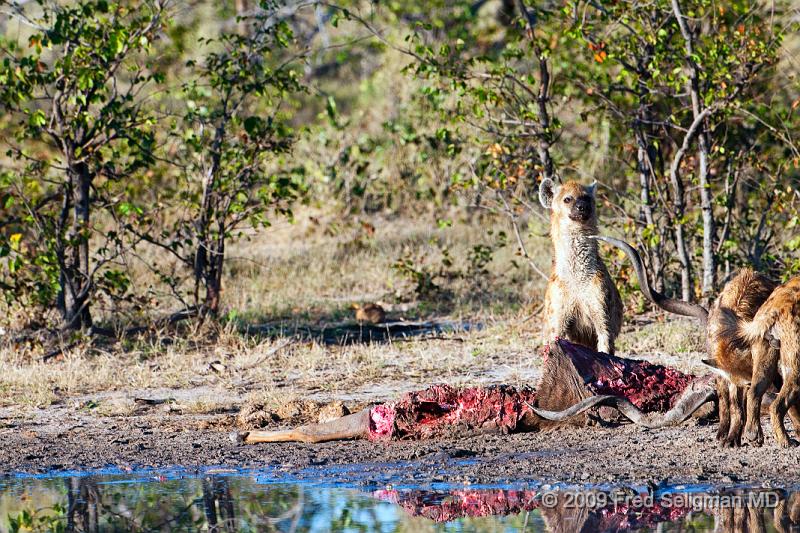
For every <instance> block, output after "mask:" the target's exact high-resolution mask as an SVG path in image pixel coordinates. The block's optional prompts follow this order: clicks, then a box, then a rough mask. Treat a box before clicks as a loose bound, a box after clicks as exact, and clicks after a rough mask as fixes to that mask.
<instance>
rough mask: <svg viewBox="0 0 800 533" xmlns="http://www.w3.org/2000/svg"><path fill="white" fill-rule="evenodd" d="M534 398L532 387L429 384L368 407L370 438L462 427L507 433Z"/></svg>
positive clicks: (421, 435)
mask: <svg viewBox="0 0 800 533" xmlns="http://www.w3.org/2000/svg"><path fill="white" fill-rule="evenodd" d="M535 401H536V393H535V392H534V391H533V390H532V389H528V388H525V389H519V390H518V389H515V388H514V387H509V386H505V385H497V386H490V387H469V388H465V389H457V388H454V387H451V386H449V385H432V386H430V387H428V388H427V389H424V390H421V391H413V392H408V393H406V394H404V395H403V396H402V397H401V398H400V400H398V401H396V402H391V403H385V404H381V405H377V406H375V407H373V408H372V409H371V410H370V431H369V438H370V440H388V439H425V438H431V437H435V436H439V435H445V434H447V433H450V432H452V431H453V430H454V429H455V428H457V427H463V428H466V429H481V428H487V427H491V428H498V429H499V430H500V431H504V432H510V431H514V430H515V429H516V428H517V424H518V423H519V421H520V419H521V418H522V417H523V416H524V415H525V414H526V413H528V412H530V406H531V405H533V403H534V402H535Z"/></svg>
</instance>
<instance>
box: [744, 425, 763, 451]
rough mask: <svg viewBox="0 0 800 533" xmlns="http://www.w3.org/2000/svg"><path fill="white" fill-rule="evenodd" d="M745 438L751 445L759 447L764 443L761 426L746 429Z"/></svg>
mask: <svg viewBox="0 0 800 533" xmlns="http://www.w3.org/2000/svg"><path fill="white" fill-rule="evenodd" d="M745 438H746V439H747V442H749V443H750V444H752V445H753V446H757V447H761V446H763V445H764V432H763V431H762V430H761V428H758V429H748V430H747V431H746V432H745Z"/></svg>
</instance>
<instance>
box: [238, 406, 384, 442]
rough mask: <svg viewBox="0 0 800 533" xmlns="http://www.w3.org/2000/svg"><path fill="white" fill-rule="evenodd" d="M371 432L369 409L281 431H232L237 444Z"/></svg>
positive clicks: (326, 438) (323, 438)
mask: <svg viewBox="0 0 800 533" xmlns="http://www.w3.org/2000/svg"><path fill="white" fill-rule="evenodd" d="M368 433H369V409H364V410H362V411H359V412H358V413H355V414H352V415H347V416H343V417H341V418H337V419H336V420H331V421H330V422H324V423H322V424H308V425H307V426H300V427H298V428H295V429H284V430H280V431H244V432H241V433H237V432H234V433H231V434H230V438H231V441H233V442H234V443H237V444H254V443H257V442H308V443H314V442H327V441H331V440H346V439H360V438H363V437H366V436H367V434H368Z"/></svg>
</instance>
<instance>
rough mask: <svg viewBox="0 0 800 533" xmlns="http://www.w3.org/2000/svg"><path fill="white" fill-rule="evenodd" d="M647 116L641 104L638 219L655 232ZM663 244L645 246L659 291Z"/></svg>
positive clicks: (652, 172)
mask: <svg viewBox="0 0 800 533" xmlns="http://www.w3.org/2000/svg"><path fill="white" fill-rule="evenodd" d="M648 118H649V117H648V115H647V111H646V110H645V109H644V106H641V107H640V109H639V117H638V120H637V122H636V126H635V132H636V142H637V144H638V151H637V167H638V172H639V186H640V187H641V190H640V196H639V197H640V199H641V206H640V219H641V220H642V221H643V222H644V224H645V225H646V226H647V227H649V228H650V229H651V231H653V232H656V231H658V227H657V226H656V220H655V217H654V215H653V199H652V197H651V191H650V180H651V178H652V177H653V176H655V172H654V170H653V163H652V162H653V160H654V154H653V146H652V145H651V144H650V142H648V140H647V132H646V131H645V127H646V126H645V124H646V123H647V121H648ZM643 240H644V239H643ZM663 246H664V244H663V242H661V240H660V239H659V240H658V242H656V244H655V245H654V246H653V247H652V248H651V247H650V246H647V247H646V250H647V252H648V253H647V255H648V260H649V263H650V269H651V271H652V272H653V273H654V275H655V279H654V280H653V284H654V286H655V289H656V290H657V291H659V292H661V291H663V290H664V267H663V264H662V261H661V259H662V249H663Z"/></svg>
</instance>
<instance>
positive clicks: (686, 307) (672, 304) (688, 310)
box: [592, 235, 708, 328]
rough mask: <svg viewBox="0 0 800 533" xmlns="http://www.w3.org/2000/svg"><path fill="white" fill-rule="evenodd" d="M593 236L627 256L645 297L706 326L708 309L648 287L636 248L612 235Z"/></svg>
mask: <svg viewBox="0 0 800 533" xmlns="http://www.w3.org/2000/svg"><path fill="white" fill-rule="evenodd" d="M592 237H593V238H595V239H597V240H599V241H603V242H606V243H608V244H610V245H612V246H616V247H617V248H619V249H620V250H622V251H623V252H625V254H626V255H627V256H628V258H629V259H630V260H631V263H633V270H634V272H636V277H637V278H638V279H639V287H641V289H642V294H644V296H645V298H647V299H648V300H650V301H651V302H653V303H654V304H656V305H657V306H658V307H660V308H661V309H663V310H665V311H668V312H670V313H675V314H676V315H682V316H690V317H693V318H696V319H697V320H699V321H700V325H702V326H703V327H704V328H705V327H706V322H707V321H708V310H707V309H706V308H705V307H703V306H702V305H698V304H695V303H691V302H684V301H683V300H675V299H674V298H668V297H666V296H664V295H663V294H661V293H660V292H658V291H657V290H655V289H653V288H652V287H650V283H649V282H648V281H647V273H646V272H645V270H644V263H643V262H642V258H641V256H640V255H639V252H637V251H636V249H635V248H634V247H633V246H631V245H630V244H628V243H627V242H625V241H622V240H619V239H615V238H613V237H606V236H605V235H593V236H592Z"/></svg>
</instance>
